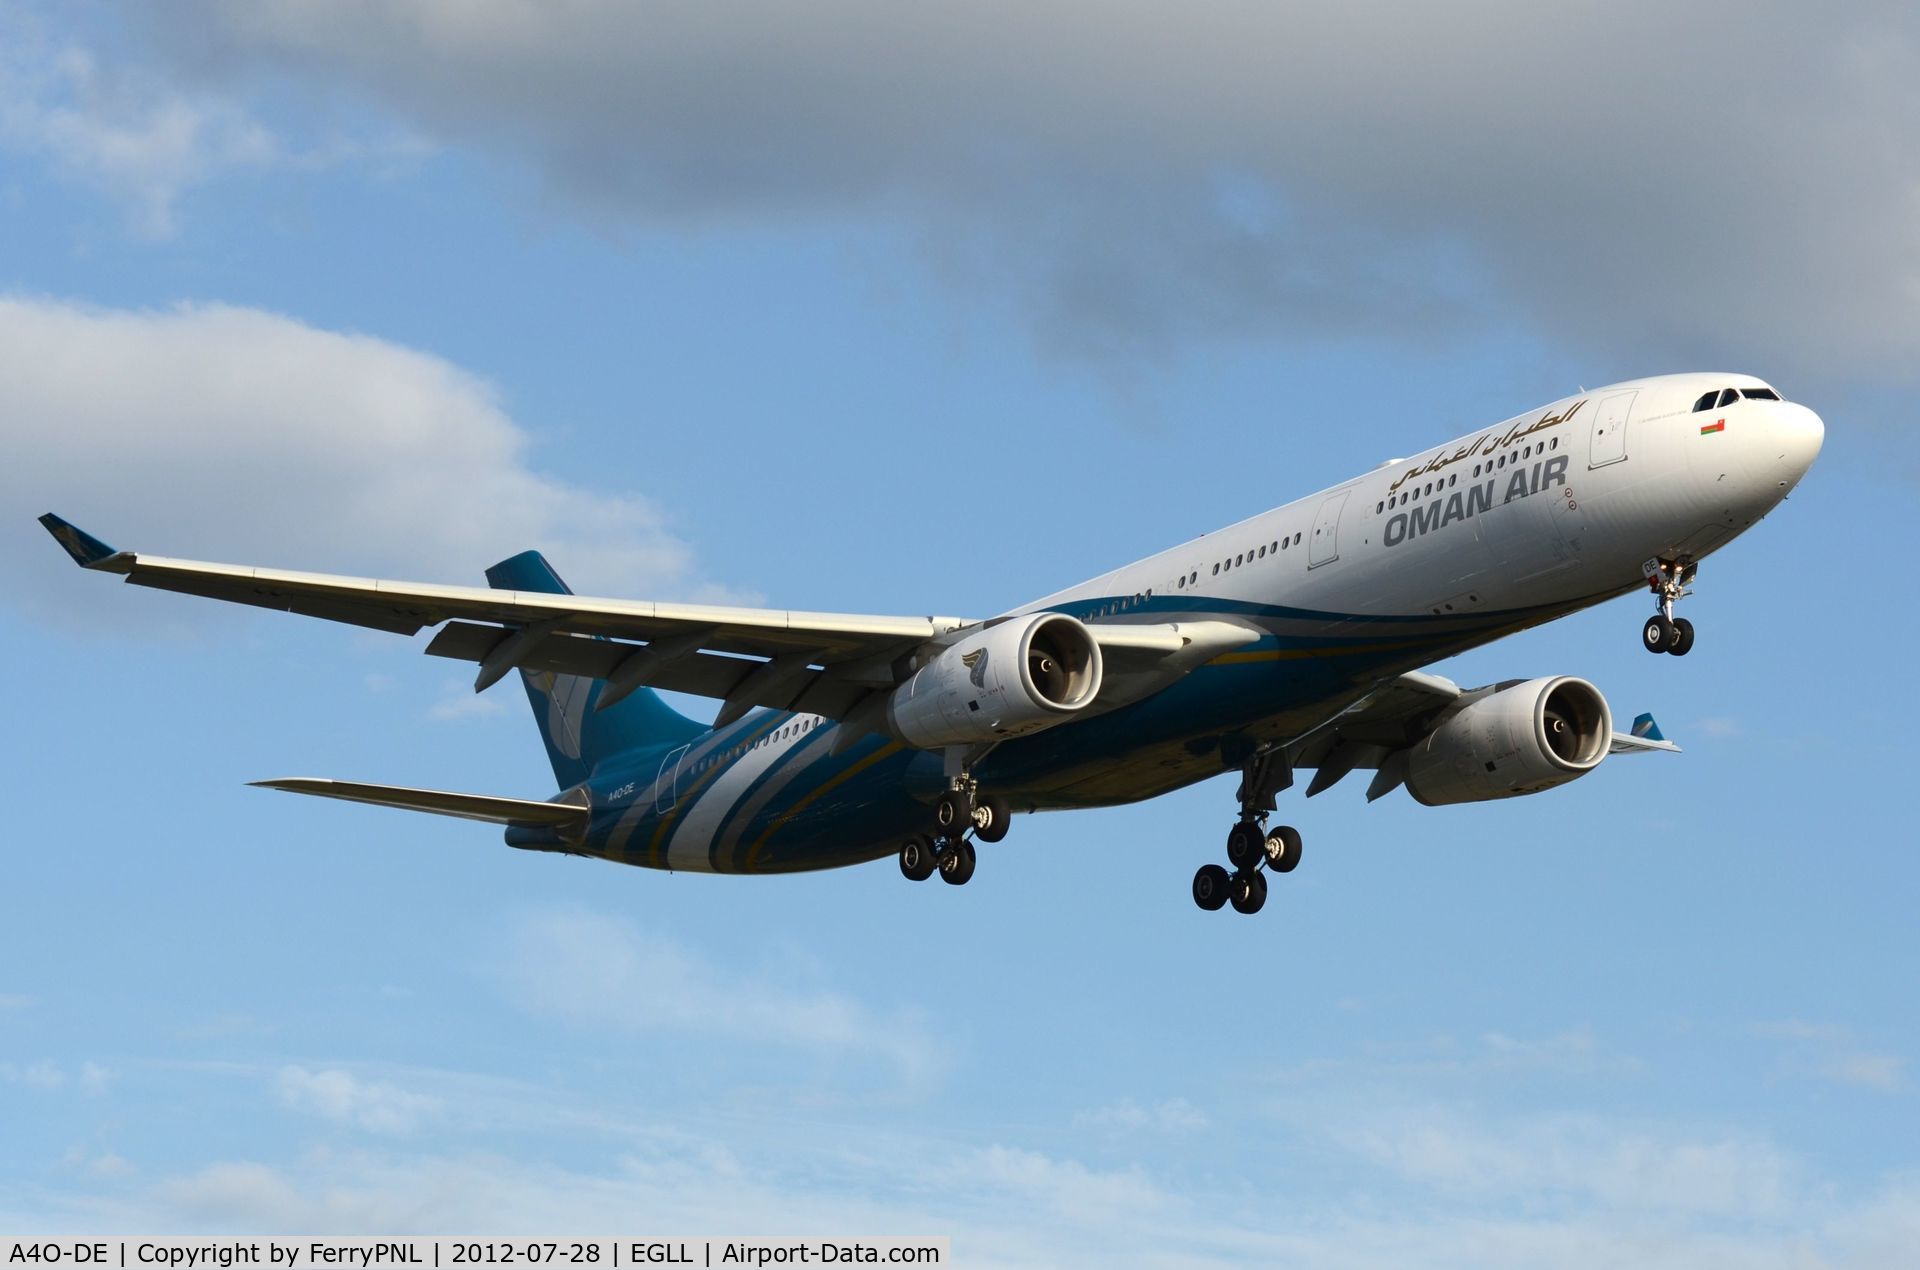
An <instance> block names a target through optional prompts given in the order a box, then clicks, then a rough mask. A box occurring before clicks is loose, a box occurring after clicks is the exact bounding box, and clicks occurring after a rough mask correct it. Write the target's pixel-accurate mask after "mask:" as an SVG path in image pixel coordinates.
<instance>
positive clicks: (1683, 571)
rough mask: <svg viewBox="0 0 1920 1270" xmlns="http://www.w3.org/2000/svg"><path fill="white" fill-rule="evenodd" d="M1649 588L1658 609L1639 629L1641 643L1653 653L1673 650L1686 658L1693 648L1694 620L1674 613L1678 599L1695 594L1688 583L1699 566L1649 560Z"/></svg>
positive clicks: (1683, 562)
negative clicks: (1688, 586)
mask: <svg viewBox="0 0 1920 1270" xmlns="http://www.w3.org/2000/svg"><path fill="white" fill-rule="evenodd" d="M1645 567H1646V571H1647V589H1648V590H1649V591H1652V592H1653V602H1654V606H1655V607H1656V608H1657V609H1658V610H1659V611H1658V612H1657V613H1655V614H1654V615H1653V616H1652V617H1650V618H1648V619H1647V622H1646V625H1644V626H1642V627H1641V628H1640V646H1641V647H1642V648H1644V649H1646V650H1647V651H1648V652H1650V653H1671V654H1673V655H1674V656H1675V657H1685V656H1686V655H1687V654H1688V653H1690V652H1692V651H1693V623H1692V622H1689V621H1688V620H1687V619H1686V618H1684V617H1679V618H1676V617H1675V616H1674V615H1673V606H1674V603H1675V601H1677V600H1680V599H1683V598H1684V597H1686V596H1689V595H1692V594H1693V592H1691V591H1689V590H1687V584H1688V583H1689V582H1692V581H1693V578H1694V575H1695V574H1696V573H1698V572H1699V571H1700V566H1699V565H1697V564H1694V563H1693V562H1691V561H1685V560H1658V559H1656V560H1649V561H1647V563H1646V566H1645Z"/></svg>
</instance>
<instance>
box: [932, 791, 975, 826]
mask: <svg viewBox="0 0 1920 1270" xmlns="http://www.w3.org/2000/svg"><path fill="white" fill-rule="evenodd" d="M933 823H934V824H936V825H938V826H939V827H940V831H941V832H942V833H947V834H952V835H954V836H956V837H957V836H958V835H960V834H962V833H965V832H966V831H967V830H968V829H970V828H972V826H973V799H972V798H971V797H970V796H969V795H968V794H967V792H966V791H965V790H963V789H950V790H948V791H947V792H946V793H944V794H942V795H940V801H939V802H937V803H935V804H934V805H933Z"/></svg>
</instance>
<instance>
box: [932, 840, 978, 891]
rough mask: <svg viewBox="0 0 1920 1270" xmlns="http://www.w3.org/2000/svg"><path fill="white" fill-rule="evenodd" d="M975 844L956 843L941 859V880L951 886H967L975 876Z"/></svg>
mask: <svg viewBox="0 0 1920 1270" xmlns="http://www.w3.org/2000/svg"><path fill="white" fill-rule="evenodd" d="M974 863H975V861H974V854H973V844H972V843H970V842H956V843H954V844H953V845H952V846H950V847H948V848H947V850H946V854H944V855H942V856H941V857H940V880H941V881H942V882H945V883H947V884H948V885H949V886H965V885H966V884H967V879H968V878H971V877H972V876H973V866H974Z"/></svg>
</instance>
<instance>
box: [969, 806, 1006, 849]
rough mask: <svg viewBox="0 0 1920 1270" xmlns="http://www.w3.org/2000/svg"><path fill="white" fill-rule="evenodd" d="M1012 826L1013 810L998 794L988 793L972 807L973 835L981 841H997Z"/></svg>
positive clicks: (1004, 835)
mask: <svg viewBox="0 0 1920 1270" xmlns="http://www.w3.org/2000/svg"><path fill="white" fill-rule="evenodd" d="M1012 827H1013V810H1012V809H1011V808H1009V807H1008V806H1007V800H1006V799H1004V798H1002V797H1000V796H999V795H998V794H988V795H987V796H986V797H985V798H982V799H981V800H980V802H979V804H978V805H977V806H975V807H974V809H973V836H974V837H976V838H978V839H979V840H980V841H982V842H998V841H1000V839H1002V838H1004V837H1006V836H1007V830H1008V829H1010V828H1012Z"/></svg>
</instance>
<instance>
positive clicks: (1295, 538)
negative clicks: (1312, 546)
mask: <svg viewBox="0 0 1920 1270" xmlns="http://www.w3.org/2000/svg"><path fill="white" fill-rule="evenodd" d="M1293 545H1294V546H1296V547H1297V546H1299V545H1300V535H1299V534H1298V533H1295V534H1294V535H1293Z"/></svg>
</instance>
